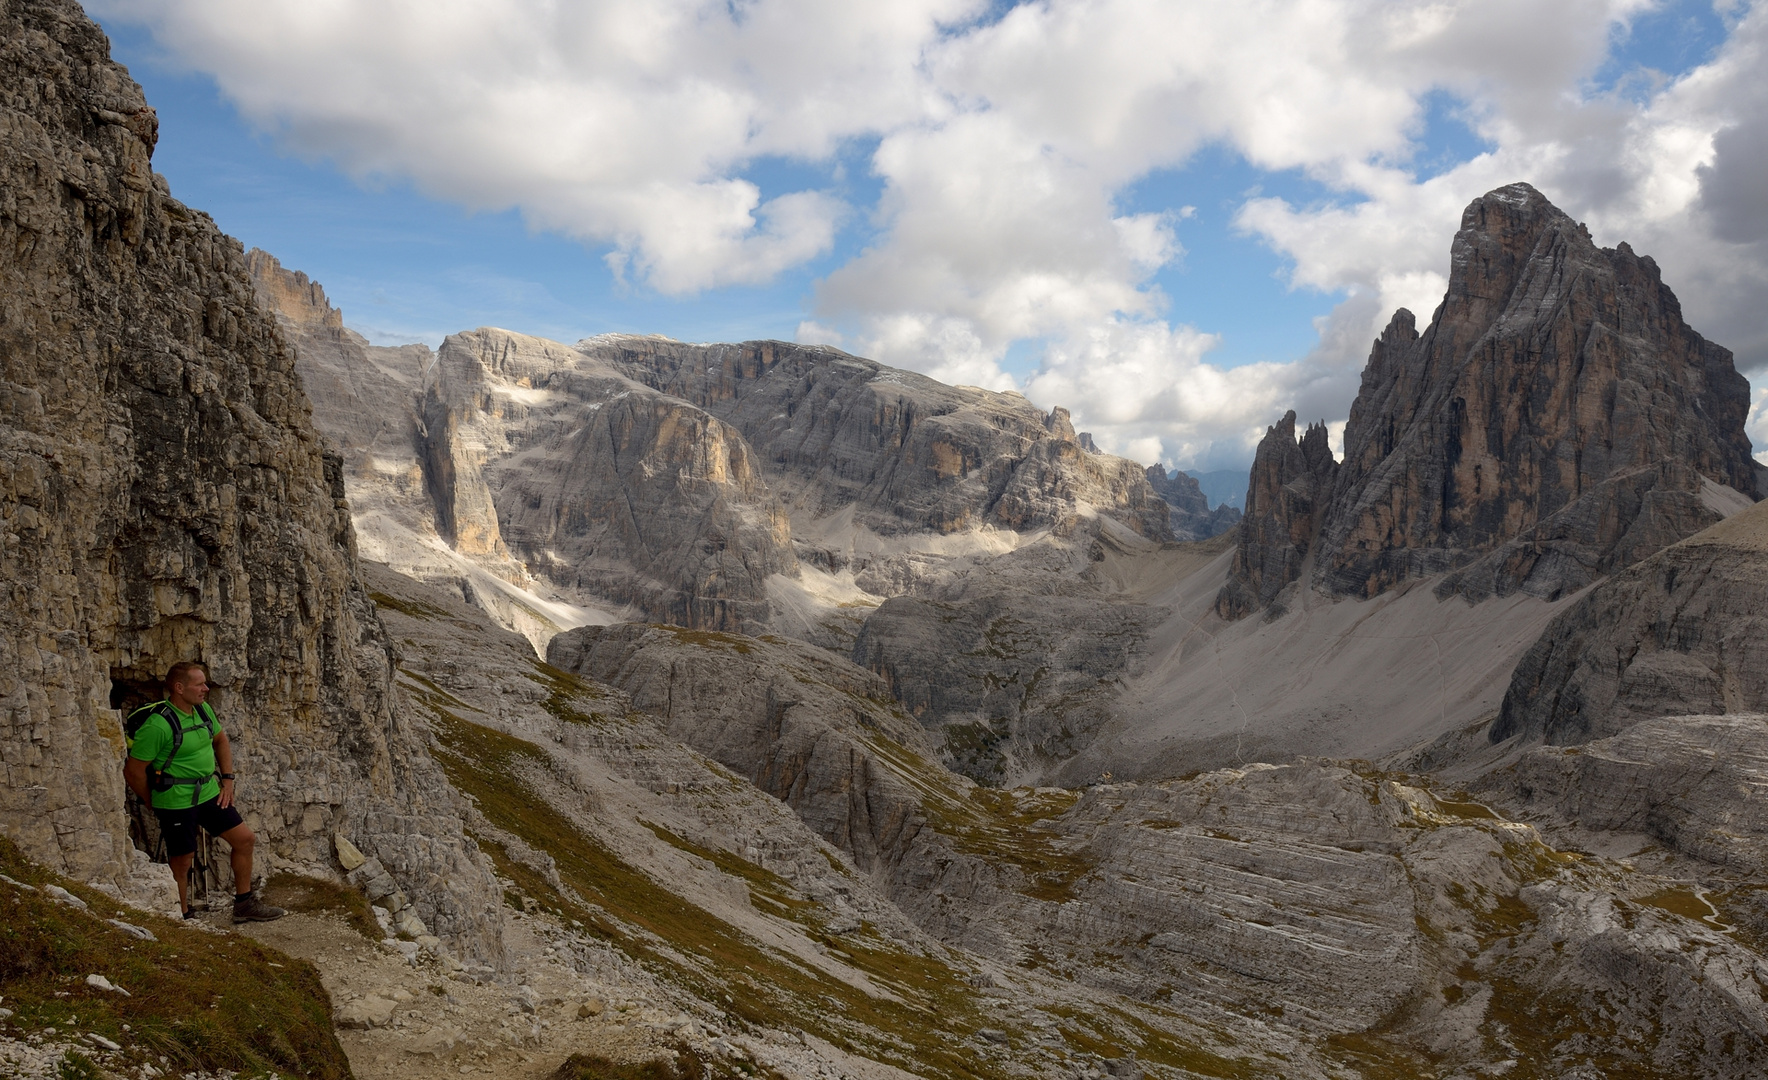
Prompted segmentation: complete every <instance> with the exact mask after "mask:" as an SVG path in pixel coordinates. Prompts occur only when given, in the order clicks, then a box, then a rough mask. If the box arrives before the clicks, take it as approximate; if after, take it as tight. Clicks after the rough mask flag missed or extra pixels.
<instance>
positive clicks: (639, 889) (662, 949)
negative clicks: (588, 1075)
mask: <svg viewBox="0 0 1768 1080" xmlns="http://www.w3.org/2000/svg"><path fill="white" fill-rule="evenodd" d="M435 715H436V726H435V731H436V735H437V738H438V740H439V742H440V752H439V753H438V755H437V758H438V760H439V761H440V762H441V764H442V767H443V770H444V771H445V772H446V773H447V774H448V778H449V780H450V781H451V782H452V783H453V784H454V786H455V787H456V788H457V789H459V790H460V791H462V792H463V793H465V794H467V795H469V796H471V797H472V799H473V800H474V802H475V803H476V805H477V806H478V808H479V811H480V812H481V813H483V814H484V815H485V817H486V818H487V820H489V821H490V822H491V823H492V824H493V825H495V826H497V827H498V828H500V829H504V830H507V831H508V832H511V833H513V834H515V835H517V836H520V837H522V839H523V840H525V841H526V842H528V843H530V844H532V845H534V847H536V848H538V849H540V850H542V851H544V852H546V853H547V854H548V855H551V856H552V857H553V859H554V861H555V863H556V865H557V868H558V873H559V877H560V880H561V881H563V882H564V883H565V884H567V885H568V886H569V887H570V889H571V890H573V891H574V892H575V893H577V894H578V895H579V896H581V897H582V898H583V902H579V901H576V900H574V899H572V898H571V897H569V896H564V895H561V894H560V893H559V891H558V890H556V889H553V888H551V887H550V886H548V885H547V884H546V882H545V880H544V879H542V878H541V876H540V875H539V874H537V873H535V872H533V871H531V870H528V869H527V868H525V867H523V866H522V865H521V864H520V863H518V862H516V861H514V860H511V859H509V858H508V857H507V853H504V852H501V851H499V850H498V849H497V848H496V845H494V844H493V845H485V846H486V848H487V850H488V853H489V854H490V855H491V857H492V859H493V861H494V862H495V863H496V864H497V869H498V872H499V873H501V874H504V875H505V876H507V877H509V878H510V879H511V880H512V881H515V882H516V883H517V885H518V886H519V887H520V888H521V889H522V890H524V891H525V892H526V893H527V894H528V895H529V896H530V897H532V898H534V899H535V900H537V901H538V902H541V903H542V904H543V905H552V906H553V907H555V908H556V909H557V911H558V912H559V913H560V914H561V915H563V916H564V917H566V918H571V919H576V920H578V921H580V922H584V923H587V924H590V925H592V926H594V925H597V923H598V922H599V923H600V926H601V927H602V928H604V932H605V933H606V935H607V936H609V937H611V938H612V939H613V940H614V941H615V943H616V944H617V945H618V946H619V947H620V948H621V949H622V950H623V951H625V952H626V953H627V954H628V955H630V956H632V957H634V958H635V959H637V960H639V961H640V962H641V963H644V964H645V965H646V966H647V967H648V968H650V969H652V970H653V971H654V972H656V973H657V974H658V975H661V976H663V977H666V978H669V979H670V980H671V981H673V982H675V983H677V984H678V985H681V986H683V987H684V988H686V989H688V990H689V991H690V992H692V993H694V994H695V995H696V996H698V997H700V998H701V999H702V1000H707V1001H712V1000H719V999H722V998H723V997H725V996H726V995H727V994H728V995H729V996H730V998H731V1003H730V1004H729V1005H728V1006H726V1007H727V1009H728V1010H729V1012H730V1013H731V1014H732V1016H733V1017H734V1018H735V1020H736V1021H737V1022H739V1023H744V1024H754V1025H766V1026H770V1027H776V1028H786V1029H792V1028H802V1029H804V1030H806V1031H810V1032H813V1033H815V1034H816V1035H818V1036H819V1037H821V1038H823V1039H826V1040H827V1041H829V1042H831V1043H833V1044H835V1045H836V1046H840V1047H843V1048H847V1049H850V1050H851V1051H852V1052H855V1053H861V1054H864V1055H865V1056H868V1057H872V1058H874V1059H876V1060H879V1061H884V1062H888V1063H890V1064H893V1065H897V1066H899V1067H902V1068H905V1069H911V1070H913V1071H914V1072H916V1073H917V1074H919V1075H923V1076H929V1077H953V1078H965V1077H981V1078H994V1077H998V1076H1000V1075H1001V1074H1000V1073H998V1072H996V1071H994V1070H993V1069H991V1068H989V1067H988V1066H987V1065H986V1063H984V1062H981V1061H978V1060H976V1059H974V1057H973V1056H972V1055H971V1053H970V1052H969V1050H968V1047H967V1045H966V1042H965V1040H966V1037H967V1036H968V1035H969V1034H971V1033H973V1032H974V1031H975V1030H976V1029H978V1028H980V1027H982V1026H985V1025H984V1024H983V1023H982V1021H981V1018H980V1017H979V1016H978V1015H977V1013H976V1010H975V1006H974V1003H973V1000H972V998H973V992H972V990H971V988H970V987H969V985H968V984H967V983H966V982H965V981H964V979H963V978H962V976H961V975H960V974H959V973H958V972H957V971H955V970H954V969H952V968H951V967H949V966H947V965H945V964H943V963H941V962H940V961H939V960H938V959H936V958H930V957H920V956H918V955H915V954H911V953H906V952H904V951H903V950H900V949H896V948H894V947H893V946H892V945H891V944H890V943H888V942H887V941H885V940H884V939H882V938H874V939H869V940H868V941H866V942H856V941H854V940H852V937H851V936H850V937H848V938H842V939H841V940H840V942H839V945H838V947H839V948H840V950H841V951H842V952H843V953H844V954H845V955H844V956H843V957H842V958H843V960H844V962H846V963H848V964H850V965H851V966H853V967H856V968H858V969H859V970H862V971H866V972H867V973H868V974H870V975H872V976H874V977H875V978H876V979H878V980H879V981H881V982H883V981H886V980H887V981H888V985H890V987H891V988H892V990H893V991H895V992H899V993H900V994H901V995H902V996H903V997H904V999H905V1000H902V1001H893V1000H890V999H888V998H882V997H873V996H871V995H869V994H867V993H866V992H864V991H863V990H861V989H859V988H858V987H856V986H853V985H851V984H849V983H847V982H845V981H842V980H841V979H839V978H836V977H835V976H833V975H831V974H827V973H825V972H822V971H820V970H816V969H814V968H812V967H810V966H808V965H806V964H805V963H803V962H802V961H800V960H798V959H796V958H793V957H790V956H787V955H785V954H782V953H779V952H776V951H774V950H773V949H770V948H767V947H764V946H762V945H761V944H760V943H758V942H756V941H754V940H753V939H751V938H749V937H748V936H747V935H745V934H743V933H742V932H741V931H740V930H738V929H737V928H736V927H734V926H732V925H730V924H729V923H727V922H725V921H724V920H722V919H720V918H718V917H717V916H716V915H714V914H712V913H711V912H709V911H707V910H705V909H703V908H701V907H699V906H697V905H695V904H692V903H690V902H688V901H687V900H685V899H683V898H682V897H680V896H677V895H676V894H674V893H672V892H670V891H669V890H668V889H666V888H665V887H663V886H662V885H661V884H659V883H658V882H656V881H655V880H653V879H652V878H651V877H650V876H649V875H648V874H646V873H645V872H644V871H642V870H640V869H639V868H637V867H635V866H633V865H631V864H629V863H627V862H625V861H624V860H623V859H621V858H620V857H619V856H618V855H616V854H615V853H614V852H612V851H610V850H609V849H608V848H607V847H605V846H604V845H603V844H601V843H600V842H599V841H598V840H596V839H595V838H594V837H592V836H590V835H588V834H587V833H585V832H583V831H582V830H581V829H579V828H578V827H577V825H576V824H575V823H574V822H572V821H571V820H570V819H569V818H567V817H566V816H565V815H563V814H561V813H560V812H559V811H557V810H555V809H554V808H553V807H551V806H550V805H548V803H547V802H546V800H545V799H543V798H541V797H539V796H538V795H537V793H536V792H535V790H534V789H533V788H532V787H531V786H530V785H529V784H528V783H527V782H525V781H524V780H523V779H522V774H523V772H524V771H526V770H531V769H535V768H542V767H544V765H545V762H546V755H545V754H544V752H542V751H541V750H540V749H539V748H538V747H535V746H533V745H531V744H529V743H527V742H524V741H523V740H521V739H517V738H514V737H512V736H510V735H506V734H503V733H502V732H499V731H495V730H493V729H491V728H488V727H485V726H483V725H480V724H474V723H472V722H470V721H467V720H463V719H460V718H459V717H456V716H452V715H451V714H449V713H447V712H446V711H445V710H435ZM653 828H654V829H656V828H657V827H653ZM667 833H668V830H661V831H660V832H658V835H659V836H660V837H662V838H663V839H664V840H665V842H668V843H672V844H674V845H675V846H677V847H681V848H683V849H684V850H688V851H691V852H693V853H694V854H696V855H700V856H701V857H703V858H707V859H708V860H709V861H711V862H713V863H714V865H719V866H720V868H721V869H724V868H725V866H726V865H728V866H729V867H730V869H731V871H732V872H735V873H736V874H737V875H738V876H739V877H741V878H743V880H745V881H748V882H749V883H750V885H751V889H752V895H762V896H764V897H768V898H769V899H774V898H778V902H784V901H786V900H787V899H794V900H796V902H797V903H800V904H802V903H807V902H806V901H803V900H801V899H796V892H795V891H793V890H791V889H790V886H789V885H786V884H785V882H784V881H783V879H777V878H774V877H773V875H771V874H770V873H769V872H768V871H766V870H764V869H763V868H761V867H757V866H754V865H753V864H750V863H747V862H746V860H740V859H737V858H736V857H735V856H731V855H729V854H728V853H721V852H716V851H714V850H713V849H708V848H702V847H700V846H699V845H694V844H692V843H691V842H690V841H687V840H685V839H684V838H681V837H674V836H673V834H668V835H665V834H667ZM671 837H673V839H671ZM776 882H777V884H776ZM586 904H587V905H595V906H597V907H599V908H600V912H605V915H603V914H601V913H600V912H596V911H593V910H591V909H590V908H589V907H588V906H586ZM794 910H795V912H796V913H797V914H798V915H799V921H806V920H807V919H808V916H807V915H805V913H804V909H794ZM592 1075H593V1074H592Z"/></svg>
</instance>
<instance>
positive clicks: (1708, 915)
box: [1635, 887, 1723, 929]
mask: <svg viewBox="0 0 1768 1080" xmlns="http://www.w3.org/2000/svg"><path fill="white" fill-rule="evenodd" d="M1635 902H1636V903H1640V904H1645V905H1647V906H1649V907H1654V908H1657V909H1658V910H1659V911H1667V912H1669V913H1670V914H1672V915H1680V916H1682V917H1683V918H1684V919H1693V920H1694V921H1695V922H1700V923H1705V924H1707V925H1708V926H1711V927H1713V928H1714V929H1723V927H1720V926H1719V925H1718V915H1719V910H1718V909H1717V908H1715V907H1714V906H1713V905H1712V904H1710V903H1708V902H1707V900H1706V898H1705V897H1703V896H1701V895H1700V894H1699V893H1697V892H1695V891H1694V890H1693V889H1679V888H1674V887H1672V888H1668V889H1659V890H1658V891H1657V892H1654V893H1652V894H1651V895H1650V896H1642V897H1639V898H1638V900H1637V901H1635Z"/></svg>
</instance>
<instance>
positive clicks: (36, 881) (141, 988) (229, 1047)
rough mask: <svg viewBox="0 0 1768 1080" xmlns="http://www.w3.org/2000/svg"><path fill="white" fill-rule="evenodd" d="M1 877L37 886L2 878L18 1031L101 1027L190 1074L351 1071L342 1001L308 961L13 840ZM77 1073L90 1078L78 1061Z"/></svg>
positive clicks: (3, 978)
mask: <svg viewBox="0 0 1768 1080" xmlns="http://www.w3.org/2000/svg"><path fill="white" fill-rule="evenodd" d="M0 872H3V873H5V874H6V875H7V876H8V877H11V878H13V879H14V880H16V881H19V882H22V883H24V884H26V885H30V886H33V887H34V888H35V890H36V891H31V890H27V889H21V888H18V887H16V886H14V885H10V884H7V883H4V882H0V905H4V909H3V910H4V915H3V917H0V995H3V996H4V998H5V1001H6V1007H7V1008H9V1009H12V1010H13V1011H14V1014H15V1015H14V1016H13V1017H12V1018H11V1019H9V1020H7V1021H6V1022H5V1024H6V1027H7V1028H9V1029H11V1030H12V1031H13V1032H15V1033H23V1032H35V1031H41V1030H42V1029H43V1028H45V1027H54V1028H56V1029H58V1030H59V1031H64V1032H71V1031H80V1032H93V1033H96V1034H98V1035H102V1036H104V1037H105V1038H107V1039H110V1040H111V1041H113V1042H117V1043H120V1044H122V1045H123V1046H124V1047H125V1048H126V1051H127V1052H128V1053H129V1054H130V1055H132V1056H135V1057H137V1059H138V1060H140V1061H144V1062H152V1063H154V1064H155V1065H156V1067H161V1068H164V1067H170V1068H171V1069H173V1070H175V1071H179V1072H182V1071H187V1070H194V1069H200V1070H207V1071H216V1070H220V1069H231V1070H234V1071H237V1072H240V1073H243V1074H246V1075H259V1076H261V1075H267V1074H268V1073H270V1072H277V1073H280V1074H281V1075H283V1076H306V1077H317V1078H324V1080H331V1078H340V1080H341V1078H345V1077H349V1076H350V1075H351V1074H350V1064H349V1062H348V1060H346V1058H345V1057H344V1051H343V1048H342V1047H341V1046H339V1045H338V1041H337V1038H336V1037H335V1036H334V1035H333V1034H332V1022H331V1003H330V999H329V998H328V997H327V995H326V993H325V990H324V988H323V987H322V986H321V985H320V982H319V974H318V972H317V971H315V970H314V969H313V967H312V965H311V964H308V963H307V962H306V961H303V960H296V959H293V958H291V957H288V956H285V955H283V954H282V953H279V952H277V951H276V950H274V949H270V948H268V947H266V946H263V945H260V944H258V943H257V942H255V941H253V940H252V939H251V938H248V937H246V936H244V935H241V934H213V933H206V932H203V931H199V930H195V929H192V928H190V927H186V926H183V925H181V924H179V923H178V922H175V921H173V920H171V919H167V918H163V917H160V916H155V915H148V914H145V913H142V912H139V911H136V910H135V909H133V908H125V907H123V906H122V905H120V904H117V903H115V902H114V901H112V900H111V899H110V898H109V897H108V896H105V895H104V894H103V893H100V892H98V891H97V890H94V889H88V888H85V887H84V886H81V885H78V884H75V883H73V882H69V881H64V880H61V879H59V878H58V877H57V876H56V875H54V874H51V873H49V872H48V871H46V870H44V869H42V868H40V867H37V866H35V865H33V864H31V863H29V862H27V861H26V860H25V859H24V857H23V856H22V855H21V854H20V852H19V850H18V848H17V847H16V846H14V845H13V843H12V842H11V841H10V840H7V839H5V838H3V837H0ZM48 884H56V885H60V886H61V887H63V888H65V889H67V890H68V891H69V892H71V893H73V894H74V895H76V896H78V897H79V898H80V899H82V900H84V901H85V902H86V904H87V905H88V908H89V910H88V911H81V910H79V909H77V908H74V907H72V906H69V905H66V904H60V903H56V902H54V901H52V900H50V899H49V897H48V896H47V895H45V894H44V893H43V891H42V887H43V886H44V885H48ZM110 918H115V919H120V920H121V921H123V922H127V923H131V924H133V925H136V926H141V927H144V928H146V929H147V930H149V931H151V932H152V933H153V934H154V935H155V937H157V938H158V940H157V941H141V940H137V939H136V938H134V937H131V936H130V935H128V934H126V933H124V932H123V931H121V930H119V929H117V928H115V927H112V926H110V925H109V924H108V923H106V922H105V921H104V920H105V919H110ZM88 975H103V976H104V977H105V978H107V979H109V980H110V981H111V982H113V983H115V984H116V985H118V986H121V987H122V988H124V989H125V990H127V991H129V996H128V997H124V996H122V995H121V994H116V993H111V992H108V991H104V990H97V989H94V988H92V987H89V986H88V985H87V984H86V976H88ZM125 1025H127V1028H125ZM162 1055H163V1056H164V1057H165V1058H166V1059H167V1061H166V1065H165V1066H161V1065H159V1058H160V1057H161V1056H162ZM67 1068H71V1069H74V1070H76V1071H75V1072H74V1073H73V1074H72V1075H76V1076H77V1075H79V1073H78V1071H77V1070H78V1069H79V1068H80V1066H79V1065H78V1064H77V1063H76V1064H72V1065H68V1066H66V1067H65V1068H64V1072H65V1071H66V1069H67Z"/></svg>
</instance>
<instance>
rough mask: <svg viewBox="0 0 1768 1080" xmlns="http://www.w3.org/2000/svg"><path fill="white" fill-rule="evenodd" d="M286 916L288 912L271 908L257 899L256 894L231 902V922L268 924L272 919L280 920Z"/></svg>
mask: <svg viewBox="0 0 1768 1080" xmlns="http://www.w3.org/2000/svg"><path fill="white" fill-rule="evenodd" d="M287 914H288V912H286V911H284V910H283V909H282V908H279V907H271V906H270V905H269V904H266V903H265V902H264V901H262V900H260V899H258V895H257V894H256V893H253V894H252V895H250V896H248V897H246V898H245V899H244V900H235V901H234V902H233V921H234V922H236V923H242V922H269V921H270V920H272V919H280V918H282V917H283V916H284V915H287Z"/></svg>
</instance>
